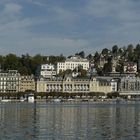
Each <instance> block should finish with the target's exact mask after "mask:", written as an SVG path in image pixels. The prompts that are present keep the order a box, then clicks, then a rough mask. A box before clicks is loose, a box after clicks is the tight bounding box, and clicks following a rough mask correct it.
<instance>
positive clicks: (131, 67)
mask: <svg viewBox="0 0 140 140" xmlns="http://www.w3.org/2000/svg"><path fill="white" fill-rule="evenodd" d="M124 72H128V73H136V72H137V63H134V62H125V63H124Z"/></svg>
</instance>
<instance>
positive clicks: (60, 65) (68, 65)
mask: <svg viewBox="0 0 140 140" xmlns="http://www.w3.org/2000/svg"><path fill="white" fill-rule="evenodd" d="M79 66H81V67H82V68H83V69H84V70H88V69H89V61H88V60H87V59H84V58H81V57H80V56H72V57H70V58H67V59H66V60H65V62H57V74H58V73H59V72H60V71H65V70H67V69H70V70H74V69H75V68H78V67H79Z"/></svg>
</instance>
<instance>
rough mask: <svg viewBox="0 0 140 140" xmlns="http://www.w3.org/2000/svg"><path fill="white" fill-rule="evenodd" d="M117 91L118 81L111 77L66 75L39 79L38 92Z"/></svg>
mask: <svg viewBox="0 0 140 140" xmlns="http://www.w3.org/2000/svg"><path fill="white" fill-rule="evenodd" d="M115 91H117V82H116V81H115V80H113V79H111V78H107V79H105V78H104V79H103V78H100V77H92V78H89V77H85V78H80V77H72V76H65V77H64V78H62V77H54V78H51V79H39V80H37V92H69V93H89V92H104V93H109V92H115Z"/></svg>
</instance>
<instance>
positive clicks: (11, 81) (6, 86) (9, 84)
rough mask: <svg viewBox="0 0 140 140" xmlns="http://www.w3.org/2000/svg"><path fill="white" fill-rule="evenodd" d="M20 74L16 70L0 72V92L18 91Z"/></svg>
mask: <svg viewBox="0 0 140 140" xmlns="http://www.w3.org/2000/svg"><path fill="white" fill-rule="evenodd" d="M19 89H20V74H19V73H18V72H17V71H16V70H9V71H8V72H5V71H4V72H0V92H1V93H4V92H6V93H11V92H19Z"/></svg>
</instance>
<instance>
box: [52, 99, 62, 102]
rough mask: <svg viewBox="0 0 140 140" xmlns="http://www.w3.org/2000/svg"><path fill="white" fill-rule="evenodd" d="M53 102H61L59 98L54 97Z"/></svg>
mask: <svg viewBox="0 0 140 140" xmlns="http://www.w3.org/2000/svg"><path fill="white" fill-rule="evenodd" d="M53 101H54V102H61V99H54V100H53Z"/></svg>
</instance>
